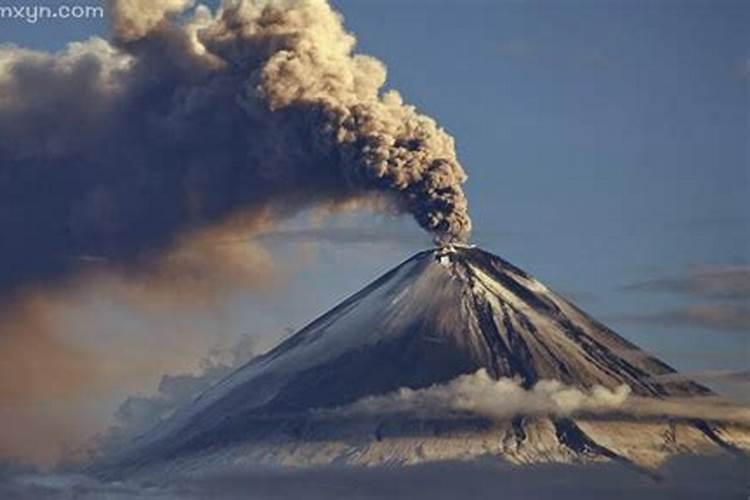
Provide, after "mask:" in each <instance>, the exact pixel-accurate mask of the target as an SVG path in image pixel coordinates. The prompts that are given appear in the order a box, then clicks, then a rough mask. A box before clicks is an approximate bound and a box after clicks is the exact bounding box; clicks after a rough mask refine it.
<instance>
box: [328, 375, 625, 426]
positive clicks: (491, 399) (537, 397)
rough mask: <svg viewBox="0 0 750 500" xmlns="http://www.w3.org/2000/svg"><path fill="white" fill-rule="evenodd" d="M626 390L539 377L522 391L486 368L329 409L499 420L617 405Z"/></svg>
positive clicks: (345, 412)
mask: <svg viewBox="0 0 750 500" xmlns="http://www.w3.org/2000/svg"><path fill="white" fill-rule="evenodd" d="M629 394H630V388H629V387H628V386H626V385H622V386H620V387H617V388H616V389H614V390H610V389H607V388H606V387H602V386H595V387H593V388H591V389H590V390H583V389H578V388H575V387H570V386H566V385H564V384H562V383H561V382H559V381H556V380H542V381H540V382H538V383H537V384H536V385H534V387H533V388H531V389H529V390H527V389H524V387H523V386H522V385H521V381H520V380H516V379H510V378H501V379H498V380H495V379H493V378H492V377H490V376H489V375H488V374H487V371H486V370H484V369H480V370H478V371H477V372H476V373H473V374H468V375H462V376H460V377H457V378H456V379H454V380H452V381H450V382H448V383H447V384H441V385H433V386H431V387H428V388H425V389H416V390H415V389H410V388H408V387H404V388H401V389H399V390H398V391H395V392H392V393H390V394H386V395H383V396H369V397H366V398H363V399H361V400H359V401H357V402H355V403H352V404H351V405H348V406H346V407H343V408H339V409H337V410H334V411H333V412H334V413H335V414H338V415H357V414H365V415H367V414H381V413H414V414H424V415H431V414H434V413H435V412H441V411H442V412H445V411H446V410H447V411H452V412H468V413H474V414H478V415H482V416H485V417H489V418H498V419H502V418H507V417H512V416H514V415H571V414H574V413H579V412H591V413H597V412H601V411H608V410H613V409H616V408H619V407H620V406H622V405H623V404H624V403H625V401H626V400H627V398H628V396H629ZM324 413H325V412H324Z"/></svg>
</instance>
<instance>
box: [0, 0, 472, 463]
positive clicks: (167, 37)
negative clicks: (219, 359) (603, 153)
mask: <svg viewBox="0 0 750 500" xmlns="http://www.w3.org/2000/svg"><path fill="white" fill-rule="evenodd" d="M192 3H193V2H192V1H190V0H112V1H110V2H108V6H109V9H110V14H111V18H112V26H113V32H112V36H111V39H110V40H103V39H99V38H93V39H90V40H88V41H84V42H77V43H72V44H70V45H68V46H67V47H66V48H65V49H64V50H62V51H60V52H58V53H54V54H52V53H46V52H39V51H32V50H26V49H23V48H20V47H15V46H11V45H0V234H2V237H0V262H1V263H2V264H1V266H2V267H1V271H0V348H1V349H0V380H3V382H2V383H0V406H2V408H3V410H2V411H0V423H4V424H7V425H6V427H13V428H17V429H22V431H23V432H22V433H16V436H8V437H7V438H6V437H4V436H3V438H2V439H0V455H3V456H8V455H13V456H16V455H18V454H22V455H24V456H26V457H27V458H31V459H34V460H44V461H48V460H50V459H52V458H53V456H57V455H59V452H60V447H61V446H63V443H64V442H65V441H66V440H68V439H69V438H71V437H73V436H75V437H76V438H78V437H80V436H79V435H78V434H80V433H81V432H83V431H84V430H89V431H90V429H91V428H94V427H97V426H94V425H91V422H90V421H89V420H88V419H87V418H84V415H83V414H76V412H75V411H73V410H72V409H71V410H70V411H69V412H68V413H66V416H65V418H64V419H61V418H58V417H59V415H58V414H57V413H58V411H57V410H60V408H61V407H62V406H63V401H67V402H69V405H73V404H74V403H73V401H75V402H80V401H81V400H82V398H83V399H85V397H86V396H87V395H89V397H95V396H91V395H92V394H97V395H101V394H103V393H104V392H106V391H107V390H110V394H111V393H113V392H114V391H113V390H112V389H113V385H112V384H115V383H119V384H120V385H121V386H123V387H125V386H127V389H128V390H129V391H132V392H135V391H137V390H138V388H137V387H136V386H134V379H135V378H137V377H140V378H139V383H141V384H143V383H145V381H146V380H151V379H155V380H158V377H159V376H160V375H161V374H163V373H165V372H167V371H169V370H175V369H179V368H181V367H184V366H188V365H191V363H195V362H196V361H197V359H198V357H199V356H200V353H196V352H192V353H191V355H192V356H194V357H193V358H191V359H190V363H188V362H187V361H186V360H185V359H179V360H178V359H176V358H177V357H178V354H180V355H182V356H185V355H186V354H185V352H184V351H185V349H184V348H185V346H187V345H191V346H193V347H194V348H195V350H196V351H198V350H199V348H206V345H205V344H207V343H210V342H208V341H206V340H205V339H204V340H200V341H198V340H196V338H195V335H197V334H201V335H204V336H205V334H206V332H210V333H211V334H214V335H215V332H216V330H217V328H215V324H213V323H211V322H206V323H211V324H210V325H206V324H200V325H199V324H198V323H199V322H194V323H195V325H188V326H186V325H184V324H181V322H182V320H180V319H179V318H183V317H190V318H192V319H195V318H196V316H197V313H196V312H195V311H203V312H205V311H206V310H207V309H208V308H209V306H210V305H211V304H210V302H211V301H220V300H221V299H222V297H223V295H222V294H223V293H224V292H227V291H231V290H236V289H238V288H243V289H244V288H247V287H252V286H257V285H259V284H260V285H262V286H263V287H268V285H269V283H271V282H272V281H273V280H271V279H270V277H269V273H270V272H271V271H272V270H273V268H274V265H273V264H274V262H273V260H272V259H271V258H270V256H269V254H268V253H267V252H266V251H265V250H264V249H263V248H261V247H260V246H259V245H258V244H257V243H256V242H253V241H249V242H248V241H247V240H248V238H253V236H254V235H255V234H256V233H257V232H258V231H269V230H273V228H274V227H275V225H276V223H277V221H279V220H280V219H282V218H287V217H289V216H292V215H294V214H295V213H298V212H299V211H301V210H307V209H314V210H315V211H318V212H321V213H325V212H338V211H346V210H351V209H361V208H366V209H368V210H384V211H387V212H388V213H410V214H412V215H413V216H414V218H415V219H416V220H417V221H418V222H419V223H420V224H421V225H422V226H423V227H424V228H425V229H427V230H428V231H430V232H431V233H433V234H434V236H435V238H436V239H438V240H441V241H445V240H453V239H463V238H466V237H467V235H468V233H469V230H470V221H469V218H468V215H467V205H466V200H465V197H464V195H463V192H462V190H461V183H462V182H463V181H464V180H465V178H466V176H465V174H464V172H463V170H462V168H461V166H460V164H459V163H458V161H457V159H456V153H455V149H454V144H453V139H452V138H451V137H450V136H449V135H448V134H447V133H445V132H444V131H443V130H442V129H440V128H439V127H438V126H437V124H436V123H435V122H434V121H433V120H432V119H430V118H428V117H426V116H423V115H421V114H419V113H418V112H417V111H416V110H415V109H414V108H413V107H411V106H408V105H406V104H404V103H403V102H402V100H401V98H400V96H399V95H398V93H396V92H395V91H387V92H386V91H385V90H384V89H383V85H384V82H385V78H386V72H385V68H384V66H383V64H382V63H380V62H379V61H377V60H375V59H373V58H371V57H368V56H365V55H359V54H355V53H354V45H355V39H354V37H353V36H352V35H350V34H349V33H347V32H346V31H345V29H344V27H343V24H342V19H341V17H340V16H339V15H338V14H337V13H336V12H335V11H333V10H332V9H331V7H330V6H329V5H328V4H327V3H326V2H325V0H279V1H229V0H228V1H226V2H225V3H224V5H223V6H222V7H221V8H219V9H218V10H217V11H216V12H211V11H210V10H209V9H207V8H205V7H195V8H194V7H192ZM238 240H242V242H241V243H238ZM97 296H104V297H109V298H110V300H112V302H113V303H116V304H118V307H119V308H120V309H122V310H123V311H128V312H129V316H128V317H127V318H120V319H119V321H118V324H116V325H110V324H105V325H102V324H98V323H97V324H96V325H94V326H92V325H90V324H84V323H93V322H96V321H95V320H94V319H92V316H94V315H93V314H91V311H90V310H88V309H83V310H82V309H81V308H80V307H78V306H79V305H80V304H74V302H75V300H78V301H79V303H86V304H92V303H96V300H95V299H96V297H97ZM191 308H192V309H191ZM110 309H112V308H110ZM155 309H156V310H160V311H161V314H160V315H159V314H152V312H153V310H155ZM70 310H75V311H77V312H78V314H77V315H75V318H74V319H71V316H72V315H71V314H68V313H67V312H68V311H70ZM120 312H122V311H120ZM103 314H104V313H102V315H103ZM106 314H108V315H110V316H116V315H117V312H116V311H109V312H107V313H106ZM139 315H142V316H144V317H145V318H146V319H147V320H146V321H143V322H139V319H138V318H137V316H139ZM157 316H158V318H157ZM165 318H167V319H172V318H174V319H173V320H172V322H171V323H167V322H166V321H162V319H165ZM63 320H64V321H63ZM74 321H78V322H80V323H81V325H80V328H78V329H77V328H75V325H74V324H73V323H74ZM185 321H187V320H185ZM61 324H65V325H66V326H67V328H66V329H65V330H67V331H66V332H63V331H62V330H63V328H61V327H60V325H61ZM133 324H137V325H138V326H140V327H142V328H143V327H145V326H148V327H149V328H153V330H154V331H149V332H147V333H148V334H149V335H151V336H152V337H151V338H152V339H157V338H158V337H159V336H161V337H164V338H165V339H171V340H172V341H174V340H175V338H176V337H177V335H178V334H179V337H177V338H179V339H180V341H179V345H178V346H174V347H175V348H173V349H172V348H170V349H163V350H162V351H161V352H153V350H152V352H147V351H148V350H149V349H152V348H150V347H147V346H149V345H150V342H151V341H149V342H142V344H141V345H140V347H136V345H135V343H136V340H137V339H139V338H141V339H142V336H143V335H145V333H143V332H137V333H136V334H132V333H131V332H130V331H131V330H132V325H133ZM200 328H204V329H205V331H202V332H198V331H197V330H199V329H200ZM96 329H99V330H102V332H101V333H102V335H101V338H102V339H103V340H102V341H101V345H104V344H107V343H111V342H112V337H113V335H114V334H113V333H111V332H109V331H110V330H113V331H116V332H118V335H119V332H121V331H123V332H124V331H125V330H127V331H128V335H132V336H133V337H134V338H135V340H133V341H132V342H130V343H124V342H123V343H124V344H126V347H125V346H120V347H121V348H120V349H119V350H118V351H117V352H116V353H115V352H111V350H110V351H106V352H105V351H104V350H102V349H99V347H101V346H100V345H98V342H97V341H96V340H94V339H93V338H89V337H87V338H86V342H85V343H86V344H88V345H87V346H86V348H84V349H80V347H81V345H79V344H81V343H76V342H68V340H69V339H68V338H67V336H68V335H67V334H68V333H69V332H71V331H76V330H81V331H86V332H91V331H93V330H96ZM156 330H163V331H156ZM139 335H140V336H141V337H139ZM157 342H159V343H160V345H161V342H160V341H157ZM204 352H205V351H204ZM168 353H169V354H168ZM156 357H162V358H165V360H164V361H163V362H161V363H156V362H155V359H154V358H156ZM167 357H168V358H169V359H168V360H167V359H166V358H167ZM128 358H130V359H135V360H137V361H138V364H139V365H138V366H137V367H132V368H131V371H130V372H128V373H123V372H119V371H118V372H117V373H114V372H113V370H112V366H116V367H117V369H118V370H119V369H120V368H121V367H122V366H124V365H125V364H126V363H125V360H126V359H128ZM173 358H174V359H173ZM157 368H158V369H161V370H162V371H161V372H159V373H154V370H155V369H157ZM151 384H153V383H151ZM94 386H96V387H94ZM150 387H151V386H149V388H150ZM95 389H96V390H95ZM144 389H145V388H144ZM51 406H53V407H54V408H55V410H56V411H55V412H50V411H47V409H48V408H49V407H51ZM31 414H34V415H37V416H38V417H39V418H37V419H30V418H29V415H31ZM102 418H103V417H102V416H101V415H98V416H97V419H96V422H97V424H98V425H101V423H102ZM76 422H78V424H76ZM40 433H42V434H40ZM20 434H26V435H38V436H41V435H43V436H44V438H43V439H41V438H40V439H39V440H37V441H36V442H35V443H32V442H31V440H28V439H26V440H24V439H20V438H17V436H18V435H20ZM32 444H34V446H35V447H36V448H35V449H30V448H29V446H30V445H32ZM44 447H46V448H47V449H42V448H44Z"/></svg>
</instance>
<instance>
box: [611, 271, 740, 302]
mask: <svg viewBox="0 0 750 500" xmlns="http://www.w3.org/2000/svg"><path fill="white" fill-rule="evenodd" d="M623 289H625V290H630V291H647V292H671V293H680V294H686V295H691V296H696V297H707V298H717V299H743V298H750V266H722V267H715V268H704V269H696V270H691V271H689V272H687V273H686V274H685V275H683V276H672V277H662V278H656V279H651V280H645V281H640V282H637V283H632V284H630V285H627V286H625V287H623Z"/></svg>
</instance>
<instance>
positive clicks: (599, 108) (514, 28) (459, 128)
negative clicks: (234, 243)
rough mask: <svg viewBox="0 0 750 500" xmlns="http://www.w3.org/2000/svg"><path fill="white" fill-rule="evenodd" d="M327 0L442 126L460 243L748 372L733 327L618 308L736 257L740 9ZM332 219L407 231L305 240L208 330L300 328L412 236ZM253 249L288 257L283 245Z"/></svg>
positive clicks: (747, 35)
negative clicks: (455, 166) (261, 291)
mask: <svg viewBox="0 0 750 500" xmlns="http://www.w3.org/2000/svg"><path fill="white" fill-rule="evenodd" d="M16 3H17V4H25V3H29V2H23V1H19V2H16ZM35 3H36V2H35ZM55 3H59V2H48V4H55ZM83 3H91V4H94V3H96V2H83ZM333 3H334V4H335V5H336V6H337V7H338V8H339V9H340V10H341V11H342V12H343V14H344V16H345V18H346V24H347V26H348V28H349V29H350V30H351V31H353V32H354V33H355V34H356V35H357V37H358V40H359V50H361V51H362V52H365V53H369V54H372V55H374V56H376V57H378V58H379V59H381V60H383V61H384V62H385V63H386V64H387V66H388V68H389V82H388V86H389V87H392V88H396V89H398V90H399V91H400V92H402V94H403V95H404V96H405V98H406V100H407V101H409V102H411V103H414V104H415V105H416V106H417V107H418V108H419V109H420V110H421V111H423V112H424V113H427V114H429V115H431V116H434V117H435V118H436V119H437V120H438V121H439V122H440V123H441V124H442V125H443V126H444V127H445V128H446V129H447V130H448V131H449V132H450V133H451V134H452V135H454V136H455V138H456V141H457V145H458V150H459V156H460V159H461V161H462V163H463V165H464V167H465V168H466V170H467V171H468V173H469V176H470V179H469V181H468V183H467V186H466V187H467V191H468V194H469V200H470V202H471V209H472V215H473V218H474V224H475V228H476V231H475V236H474V242H475V243H477V244H480V245H481V246H483V247H484V248H485V249H487V250H489V251H491V252H493V253H496V254H499V255H501V256H503V257H504V258H506V259H508V260H510V261H511V262H513V263H515V264H517V265H519V266H521V267H522V268H524V269H526V270H528V271H529V272H531V273H532V274H534V275H536V276H537V277H538V278H540V279H541V280H542V281H544V282H546V283H548V284H550V285H551V286H552V287H553V288H556V289H558V290H560V291H562V292H563V293H564V294H568V295H569V296H571V297H572V298H573V299H574V300H576V301H578V302H579V303H580V305H581V306H582V307H583V308H584V309H585V310H587V311H589V312H590V313H592V314H593V315H594V316H595V317H597V318H599V319H601V320H603V321H604V322H605V323H607V324H609V325H610V326H612V327H614V329H615V330H617V331H618V332H620V333H621V334H623V335H624V336H626V337H628V338H629V339H631V340H633V341H635V342H636V343H638V344H639V345H641V346H643V347H644V348H646V349H647V350H649V351H651V352H653V353H654V354H657V355H659V356H661V357H662V358H664V359H665V360H666V361H668V362H669V363H671V364H673V365H676V366H677V367H678V368H681V369H684V370H703V369H718V368H722V369H740V368H746V367H747V365H748V362H747V360H748V355H749V354H750V352H749V351H748V342H747V335H746V332H736V331H735V332H727V331H720V330H718V329H715V328H705V327H704V328H698V327H691V326H689V325H684V324H679V325H675V324H671V325H661V324H656V323H652V322H647V321H633V320H632V318H631V319H630V320H627V319H628V318H627V316H628V315H632V314H633V313H637V314H640V315H644V314H649V313H658V312H660V311H664V310H667V309H670V308H680V307H684V306H686V305H689V304H692V303H695V302H697V301H698V300H697V299H696V298H695V297H690V296H686V295H684V294H683V295H680V294H673V293H665V292H655V291H645V290H639V291H633V290H630V291H626V290H623V287H625V286H626V285H629V284H632V283H638V282H642V281H647V280H652V279H655V278H660V277H669V276H681V275H684V274H685V273H687V272H689V271H690V270H695V269H701V268H704V267H706V266H727V265H735V266H736V265H746V264H747V260H748V256H750V252H749V250H750V249H749V248H748V246H749V245H750V240H749V238H750V236H748V235H750V218H749V216H748V213H749V212H748V210H747V201H746V200H747V199H748V195H749V194H750V180H749V179H748V176H749V175H750V174H749V172H748V170H749V167H748V155H749V151H748V147H749V146H748V138H749V137H750V124H749V123H748V122H749V116H750V115H749V114H748V110H749V109H750V102H749V84H750V79H749V77H748V74H749V72H750V30H748V29H747V26H748V25H750V4H748V3H747V2H744V1H721V0H719V1H710V2H709V1H705V2H697V1H688V0H685V1H666V0H663V1H638V0H636V1H614V0H612V1H607V2H594V1H570V2H559V1H547V2H541V1H522V0H517V1H507V2H504V1H486V2H483V1H469V2H465V1H462V2H458V1H454V2H449V1H438V0H416V1H409V2H402V1H395V0H379V1H374V0H335V1H334V2H333ZM92 34H100V35H105V34H106V28H105V26H104V23H103V22H101V21H76V22H52V21H41V22H40V23H38V24H36V25H29V24H26V23H23V22H16V21H7V20H6V21H2V24H0V41H2V42H12V43H17V44H19V45H23V46H29V47H33V48H39V49H45V50H54V49H58V48H60V47H62V46H63V45H64V44H65V43H67V42H69V41H73V40H77V39H82V38H85V37H88V36H89V35H92ZM332 223H334V224H340V225H344V226H351V225H353V224H357V225H366V227H373V228H374V230H398V234H403V235H408V236H405V237H404V239H403V241H398V240H396V241H390V242H388V243H386V244H368V243H347V244H342V243H331V242H325V241H318V242H315V244H314V245H312V244H310V245H306V246H305V249H306V250H305V255H306V259H305V261H304V264H303V265H300V266H296V267H295V269H297V271H296V272H295V273H293V274H292V276H291V277H290V278H289V280H288V281H286V282H284V283H283V284H282V285H280V286H279V287H277V288H276V289H275V291H274V292H272V293H269V294H267V295H264V296H262V297H259V296H257V294H254V293H253V294H250V293H247V294H246V293H238V294H237V295H236V296H234V297H231V298H230V299H228V301H227V304H228V305H226V307H224V308H223V309H222V312H221V314H222V322H221V324H222V328H225V329H226V332H224V333H223V334H222V335H223V336H227V335H229V336H232V335H235V334H236V333H245V332H250V333H254V334H257V333H261V334H264V335H267V336H269V338H270V336H275V335H276V334H277V333H278V332H279V331H282V330H283V329H284V328H287V327H300V326H302V325H303V324H304V323H305V322H306V321H308V320H310V319H312V318H313V317H314V316H316V315H317V314H319V313H321V312H323V311H325V310H327V309H328V308H329V307H330V306H332V305H334V304H335V303H336V301H338V300H340V299H341V298H343V297H345V296H346V295H348V294H350V293H351V292H354V291H356V290H357V289H359V288H360V287H361V286H362V285H363V284H364V283H365V282H367V281H369V280H370V279H372V278H374V277H376V276H377V275H378V274H380V273H381V272H383V271H385V270H387V269H388V268H390V267H392V266H394V265H395V264H397V263H398V262H399V261H400V260H403V259H405V258H407V257H408V256H409V255H410V254H411V253H413V252H414V251H415V250H418V249H420V248H421V247H424V246H426V245H429V239H428V238H427V237H426V236H421V235H419V234H418V232H419V229H417V228H416V226H415V225H414V224H413V223H411V222H410V221H408V220H392V219H390V218H387V217H383V216H359V217H349V218H347V217H342V218H340V219H337V220H336V221H333V222H332ZM305 224H306V219H305V217H298V218H297V219H296V220H294V221H292V222H291V223H290V227H300V226H304V225H305ZM384 228H385V229H384ZM269 245H271V247H272V248H273V250H274V251H275V252H276V253H277V254H279V255H282V256H283V255H288V256H289V259H290V260H293V259H298V257H299V247H300V242H299V240H295V239H289V240H286V241H285V240H284V239H283V238H282V239H280V240H274V241H272V242H270V243H269ZM282 258H284V257H282ZM105 316H106V318H110V319H111V320H112V321H115V319H114V318H120V317H121V316H122V315H118V314H105ZM118 321H121V320H118ZM269 332H270V333H269ZM217 336H221V335H218V334H217Z"/></svg>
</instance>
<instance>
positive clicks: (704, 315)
mask: <svg viewBox="0 0 750 500" xmlns="http://www.w3.org/2000/svg"><path fill="white" fill-rule="evenodd" d="M612 319H615V320H619V321H625V322H634V323H649V324H656V325H664V326H684V327H689V328H706V329H710V330H717V331H724V332H730V333H740V334H742V333H750V305H748V304H744V303H742V304H696V305H689V306H685V307H681V308H674V309H670V310H667V311H660V312H653V313H629V314H621V315H618V316H616V317H613V318H612Z"/></svg>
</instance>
